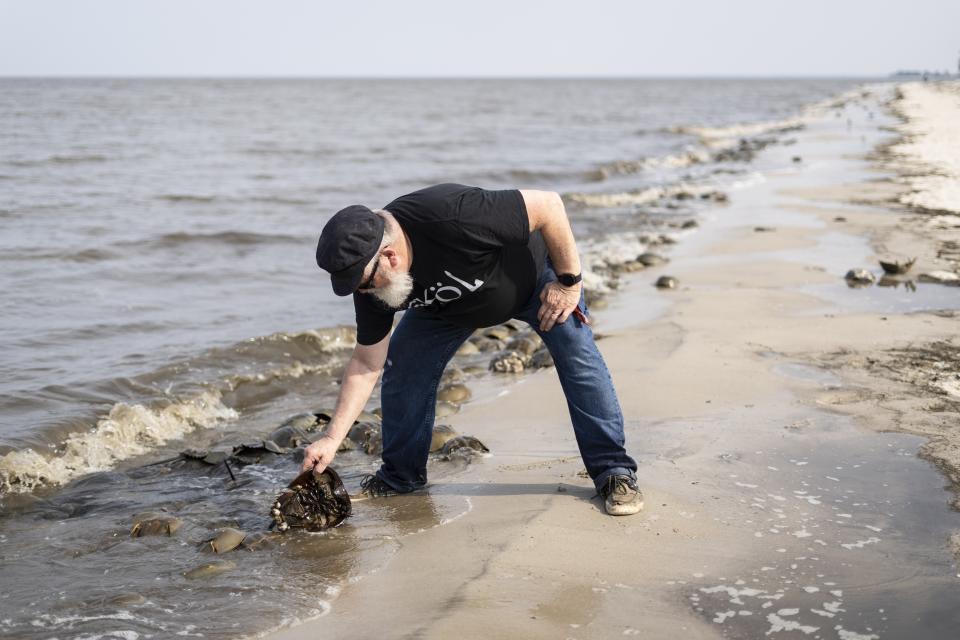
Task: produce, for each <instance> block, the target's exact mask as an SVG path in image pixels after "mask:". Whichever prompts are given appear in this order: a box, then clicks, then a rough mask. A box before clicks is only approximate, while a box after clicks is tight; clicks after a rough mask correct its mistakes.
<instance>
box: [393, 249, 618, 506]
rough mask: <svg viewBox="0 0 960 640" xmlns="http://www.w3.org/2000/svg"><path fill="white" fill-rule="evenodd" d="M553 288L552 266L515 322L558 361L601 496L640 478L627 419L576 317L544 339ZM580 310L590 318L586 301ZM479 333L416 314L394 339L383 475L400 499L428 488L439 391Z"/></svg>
mask: <svg viewBox="0 0 960 640" xmlns="http://www.w3.org/2000/svg"><path fill="white" fill-rule="evenodd" d="M552 280H556V273H555V272H554V271H553V268H552V266H551V265H550V263H549V261H548V262H547V265H546V267H545V269H544V272H543V274H542V276H541V278H540V281H539V282H538V283H537V288H536V291H535V292H534V294H533V296H532V297H531V298H530V300H529V302H528V303H527V305H526V306H525V307H524V308H523V309H522V310H521V311H520V312H519V313H518V314H517V315H516V316H515V317H516V319H518V320H523V321H525V322H527V323H528V324H529V325H530V326H531V327H533V329H534V330H535V331H536V332H537V333H538V334H539V335H540V337H541V338H543V342H544V344H545V345H546V346H547V348H548V349H549V350H550V355H551V356H553V361H554V364H555V365H556V368H557V375H558V376H559V377H560V385H561V387H562V388H563V392H564V395H565V396H566V398H567V407H568V408H569V410H570V419H571V421H572V422H573V431H574V434H575V436H576V438H577V445H578V446H579V448H580V455H581V457H582V458H583V462H584V465H585V466H586V468H587V473H589V474H590V477H591V478H592V479H593V482H594V484H595V485H596V487H597V489H598V490H599V489H600V487H602V486H603V485H604V483H605V482H606V480H607V478H609V477H610V476H612V475H626V476H630V477H636V476H635V473H634V472H635V471H636V469H637V463H636V462H634V461H633V459H632V458H631V457H630V456H628V455H627V452H626V450H625V449H624V435H623V413H622V412H621V410H620V404H619V402H618V401H617V393H616V391H615V390H614V388H613V380H612V379H611V378H610V372H609V371H607V365H606V364H605V363H604V361H603V356H601V355H600V351H599V350H598V349H597V346H596V344H595V343H594V341H593V332H592V331H591V330H590V327H589V326H588V325H585V324H583V323H582V322H580V320H578V319H577V318H576V317H575V316H573V315H571V316H570V317H569V318H568V319H567V321H566V322H564V323H563V324H557V325H554V327H553V328H552V329H551V330H550V331H546V332H544V331H540V328H539V324H540V323H539V321H538V320H537V311H538V310H539V309H540V291H541V290H542V289H543V287H544V286H545V285H546V284H547V283H548V282H550V281H552ZM580 310H581V311H583V312H584V313H586V305H585V303H584V299H583V295H582V294H581V296H580ZM473 332H474V329H468V328H463V327H459V326H457V325H454V324H451V323H450V322H448V321H446V320H444V319H443V318H440V317H438V316H436V315H435V314H433V313H429V312H427V311H423V310H421V309H411V310H409V311H407V312H406V313H405V314H404V316H403V319H402V320H400V324H399V325H398V326H397V328H396V330H395V331H394V333H393V336H392V337H391V338H390V347H389V350H388V352H387V362H386V365H385V367H384V371H383V382H382V387H381V405H382V409H383V464H382V465H381V467H380V470H379V471H378V472H377V475H379V476H380V478H381V479H383V480H384V481H385V482H386V483H387V484H389V485H390V486H391V487H393V488H394V489H396V490H397V491H400V492H409V491H414V490H416V489H419V488H421V487H423V486H425V485H426V483H427V457H428V455H429V453H430V438H431V435H432V431H433V421H434V417H435V416H434V413H435V409H436V400H437V386H438V385H439V383H440V377H441V376H442V375H443V370H444V368H446V366H447V363H448V362H449V361H450V359H451V358H452V357H453V354H454V353H456V351H457V349H458V348H459V347H460V345H461V344H463V342H464V341H465V340H466V339H467V338H469V337H470V335H471V334H472V333H473Z"/></svg>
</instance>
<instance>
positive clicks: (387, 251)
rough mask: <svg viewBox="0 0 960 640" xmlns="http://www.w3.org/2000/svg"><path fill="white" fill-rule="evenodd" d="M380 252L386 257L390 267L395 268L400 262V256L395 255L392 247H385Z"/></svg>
mask: <svg viewBox="0 0 960 640" xmlns="http://www.w3.org/2000/svg"><path fill="white" fill-rule="evenodd" d="M380 254H381V255H382V256H383V257H385V258H386V259H387V262H389V263H390V268H391V269H396V268H397V266H398V265H399V264H400V256H399V255H397V252H396V251H395V250H394V249H393V247H385V248H384V249H382V250H381V251H380Z"/></svg>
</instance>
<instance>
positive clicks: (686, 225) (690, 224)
mask: <svg viewBox="0 0 960 640" xmlns="http://www.w3.org/2000/svg"><path fill="white" fill-rule="evenodd" d="M699 226H700V223H699V222H697V221H696V220H684V221H683V224H681V225H680V228H681V229H696V228H697V227H699Z"/></svg>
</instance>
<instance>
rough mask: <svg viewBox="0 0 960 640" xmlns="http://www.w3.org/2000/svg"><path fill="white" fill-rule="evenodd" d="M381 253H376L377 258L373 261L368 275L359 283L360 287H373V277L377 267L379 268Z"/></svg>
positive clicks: (375, 274) (375, 275)
mask: <svg viewBox="0 0 960 640" xmlns="http://www.w3.org/2000/svg"><path fill="white" fill-rule="evenodd" d="M381 255H383V254H381V253H378V254H377V259H376V260H375V261H374V263H373V269H372V270H371V271H370V277H369V278H367V279H366V280H364V281H363V282H361V283H360V287H359V288H360V289H373V279H374V278H376V277H377V269H378V268H380V256H381Z"/></svg>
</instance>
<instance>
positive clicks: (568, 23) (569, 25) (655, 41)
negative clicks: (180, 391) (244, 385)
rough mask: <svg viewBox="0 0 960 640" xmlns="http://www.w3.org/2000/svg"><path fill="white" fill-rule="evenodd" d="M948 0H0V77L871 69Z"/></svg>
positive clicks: (887, 61) (925, 48)
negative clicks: (468, 0) (469, 0)
mask: <svg viewBox="0 0 960 640" xmlns="http://www.w3.org/2000/svg"><path fill="white" fill-rule="evenodd" d="M958 53H960V0H905V1H892V0H658V1H656V2H654V1H649V0H634V1H632V2H629V1H627V0H578V1H573V0H550V1H547V0H543V1H541V0H483V1H479V2H460V1H457V0H369V1H364V0H353V1H347V2H344V1H342V0H340V1H332V0H331V1H327V0H313V1H307V0H257V1H253V0H0V75H4V76H9V75H17V76H24V75H27V76H29V75H58V76H59V75H65V76H73V75H121V76H158V75H160V76H221V75H227V76H237V75H240V76H411V75H414V76H436V75H440V76H478V75H479V76H489V75H492V76H515V75H519V76H538V75H548V76H556V75H574V76H611V75H612V76H664V75H666V76H672V75H687V76H689V75H885V74H887V73H889V72H891V71H894V70H896V69H902V68H928V69H945V68H948V67H949V68H950V69H952V70H955V69H956V64H957V56H958Z"/></svg>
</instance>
